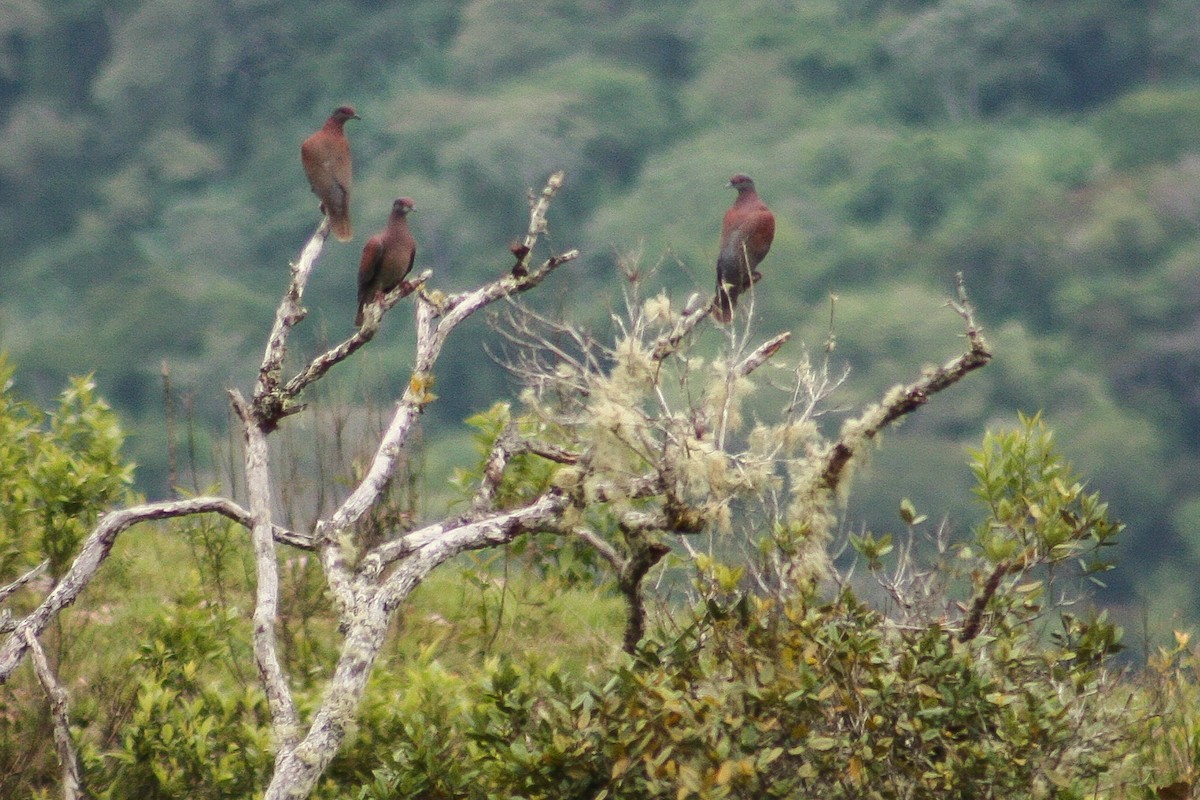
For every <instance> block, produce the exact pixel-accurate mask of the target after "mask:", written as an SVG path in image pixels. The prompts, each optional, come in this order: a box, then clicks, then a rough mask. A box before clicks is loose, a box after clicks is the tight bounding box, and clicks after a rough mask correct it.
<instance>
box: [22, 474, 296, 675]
mask: <svg viewBox="0 0 1200 800" xmlns="http://www.w3.org/2000/svg"><path fill="white" fill-rule="evenodd" d="M205 513H215V514H220V515H222V516H224V517H228V518H229V519H231V520H233V521H235V522H237V523H240V524H242V525H247V524H249V522H250V513H249V512H248V511H246V510H245V509H244V508H242V507H241V506H239V505H238V504H236V503H234V502H233V501H232V500H228V499H226V498H224V497H194V498H191V499H189V500H172V501H169V502H163V503H149V504H146V505H140V506H133V507H131V508H123V509H120V510H119V511H110V512H109V513H107V514H105V515H104V516H102V517H100V521H99V522H98V523H96V527H95V528H94V529H93V530H92V532H91V533H90V534H89V535H88V537H87V539H86V540H84V543H83V547H82V548H81V549H80V551H79V555H78V556H76V557H75V561H74V562H73V563H72V564H71V567H70V569H68V570H67V574H66V575H64V576H63V577H62V578H61V579H60V580H59V582H58V584H57V585H55V587H54V589H52V590H51V591H50V594H48V595H47V596H46V599H45V600H43V601H42V603H41V604H40V605H39V606H38V607H37V608H35V609H34V610H33V611H31V612H30V613H29V614H28V615H26V616H25V617H24V618H23V619H22V620H21V621H20V622H18V623H17V624H16V625H15V626H14V627H13V633H12V635H10V636H9V637H8V639H6V640H5V641H4V644H3V646H0V684H2V683H4V682H5V681H7V680H8V678H9V676H10V675H12V672H13V670H14V669H16V668H17V665H18V664H20V663H21V658H22V656H24V655H25V652H26V650H27V649H28V645H27V643H26V641H25V635H26V633H27V632H28V633H32V634H33V635H34V636H37V635H40V634H41V633H42V631H43V630H45V629H46V626H47V625H48V624H49V622H50V620H51V619H52V618H53V617H54V615H55V614H57V613H58V612H59V611H61V610H62V609H63V608H65V607H67V606H69V605H70V604H71V603H74V602H75V600H76V599H78V597H79V595H80V593H82V592H83V590H84V589H85V588H87V585H88V583H90V582H91V580H92V578H93V577H95V574H96V570H97V569H99V567H100V564H101V563H103V561H104V559H105V558H107V557H108V554H109V551H111V550H112V547H113V544H114V543H115V542H116V540H117V536H119V535H120V534H121V533H123V532H124V531H125V530H127V529H128V528H130V527H132V526H133V525H136V524H137V523H139V522H147V521H150V520H159V519H173V518H175V517H187V516H191V515H192V514H205ZM272 531H273V533H274V535H275V536H276V537H277V538H279V539H280V541H285V542H286V543H288V544H301V543H304V544H305V546H306V548H307V549H312V545H311V542H309V541H308V539H307V538H305V537H303V536H300V535H299V534H295V533H291V532H290V531H284V530H283V529H281V528H272Z"/></svg>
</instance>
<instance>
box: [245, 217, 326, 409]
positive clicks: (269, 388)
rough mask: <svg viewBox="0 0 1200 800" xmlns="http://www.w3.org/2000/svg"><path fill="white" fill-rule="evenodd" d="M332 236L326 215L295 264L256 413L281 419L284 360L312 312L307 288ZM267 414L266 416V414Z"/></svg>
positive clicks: (257, 391) (262, 373)
mask: <svg viewBox="0 0 1200 800" xmlns="http://www.w3.org/2000/svg"><path fill="white" fill-rule="evenodd" d="M328 237H329V218H328V217H322V219H321V224H320V225H318V226H317V230H316V231H315V232H314V233H313V235H312V236H311V237H310V238H309V240H308V243H307V244H306V245H305V246H304V249H303V250H302V251H301V252H300V260H299V261H297V262H296V263H295V264H293V265H292V281H291V283H290V284H289V285H288V289H287V292H286V293H285V294H284V296H283V300H282V301H280V303H279V308H278V310H277V311H276V312H275V324H274V325H273V326H272V328H271V335H270V337H269V338H268V339H267V347H266V351H265V352H264V353H263V360H262V366H261V367H259V370H258V382H257V383H256V384H255V386H254V394H253V402H254V409H255V413H256V414H259V415H260V416H262V418H263V419H264V421H265V420H266V419H271V418H273V419H275V420H278V419H279V415H280V414H281V412H282V407H283V404H282V402H281V401H280V400H279V399H278V398H275V393H276V391H277V390H278V389H279V373H280V371H281V370H282V369H283V359H284V356H285V355H286V354H287V342H288V337H289V336H290V335H291V331H292V328H293V327H294V326H295V324H296V323H297V322H299V321H300V320H302V319H304V317H305V315H306V314H307V313H308V312H307V311H306V310H305V309H304V307H303V306H302V305H301V302H302V300H303V299H304V289H305V287H306V286H307V285H308V277H309V275H310V274H312V269H313V265H314V264H315V263H316V261H317V257H318V256H319V255H321V249H322V248H323V247H324V246H325V240H326V239H327V238H328ZM263 415H265V416H263Z"/></svg>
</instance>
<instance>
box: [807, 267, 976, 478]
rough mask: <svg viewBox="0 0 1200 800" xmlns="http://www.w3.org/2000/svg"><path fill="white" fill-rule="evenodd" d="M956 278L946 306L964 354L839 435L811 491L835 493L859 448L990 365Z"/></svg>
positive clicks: (904, 388) (960, 279)
mask: <svg viewBox="0 0 1200 800" xmlns="http://www.w3.org/2000/svg"><path fill="white" fill-rule="evenodd" d="M956 278H957V285H958V299H957V301H952V302H950V303H948V305H949V306H950V307H951V308H952V309H954V311H955V312H956V313H957V314H958V315H959V316H960V317H962V318H963V321H964V322H965V323H966V325H967V333H966V336H967V350H966V352H964V353H963V354H962V355H960V356H958V357H957V358H955V359H953V360H951V361H949V362H947V363H946V364H944V365H942V366H941V367H938V368H936V369H934V370H931V371H930V372H929V373H927V374H926V375H924V376H923V377H922V378H921V379H920V380H918V381H914V382H913V383H910V384H908V385H907V386H902V387H900V388H899V390H898V391H897V390H893V391H892V392H889V393H888V396H887V397H885V398H884V401H883V402H881V403H880V404H879V405H878V406H876V407H875V408H873V409H871V410H870V411H868V412H867V413H866V414H864V415H863V416H862V417H861V418H860V419H859V420H858V423H859V425H858V428H857V430H856V432H855V433H854V434H853V435H847V434H842V436H840V437H839V438H838V440H837V442H835V443H834V445H833V447H831V448H830V449H829V451H828V452H827V453H826V455H825V464H824V466H823V467H822V469H820V470H819V471H818V473H817V475H816V481H815V485H814V488H817V489H823V490H825V491H828V492H831V493H836V491H837V488H838V485H839V484H840V483H841V479H842V475H843V474H844V472H845V469H846V466H847V465H848V464H849V463H850V460H851V459H852V458H853V457H854V455H855V453H856V452H857V451H858V448H859V447H860V446H861V445H862V444H864V443H866V442H868V441H870V440H872V439H874V438H875V437H876V436H877V435H879V433H880V431H882V430H883V429H884V428H886V427H887V426H888V425H890V424H891V423H893V422H895V421H896V420H897V419H899V418H900V417H902V416H904V415H906V414H911V413H912V412H913V411H916V410H917V409H918V408H920V407H921V406H923V405H924V404H925V403H927V402H929V398H930V397H932V396H933V395H935V394H937V393H938V392H940V391H942V390H944V389H947V388H949V387H951V386H953V385H954V384H956V383H958V382H959V381H960V380H962V379H963V378H964V377H966V376H967V375H968V374H969V373H971V372H973V371H974V370H977V369H979V368H980V367H982V366H985V365H986V364H987V363H988V362H989V361H991V359H992V354H991V352H990V351H989V350H988V345H987V342H986V341H985V340H984V338H983V332H982V330H981V329H980V327H979V326H978V325H977V324H976V322H975V311H974V309H973V308H972V307H971V304H970V302H969V301H968V299H967V292H966V287H965V286H964V284H963V276H962V273H961V272H960V273H958V275H957V276H956Z"/></svg>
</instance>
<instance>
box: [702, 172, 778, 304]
mask: <svg viewBox="0 0 1200 800" xmlns="http://www.w3.org/2000/svg"><path fill="white" fill-rule="evenodd" d="M729 185H730V186H732V187H733V188H735V189H737V193H738V196H737V199H736V200H734V201H733V205H732V206H730V207H729V210H728V211H726V212H725V220H724V222H723V223H722V225H721V245H720V252H718V254H717V296H716V299H715V300H713V307H712V308H713V319H715V320H716V321H717V322H721V323H725V322H729V321H730V320H731V319H733V308H734V306H736V305H737V299H738V295H740V294H741V293H742V292H744V291H746V290H747V289H749V288H750V285H751V284H752V283H755V282H757V281H758V280H759V279H760V278H761V277H762V275H761V274H760V273H759V271H758V270H757V269H756V268H757V267H758V265H759V262H761V261H762V260H763V259H764V258H766V256H767V253H768V252H769V251H770V249H771V241H772V240H773V239H774V238H775V215H774V214H772V213H771V209H769V208H767V204H766V203H764V202H763V201H762V200H761V199H760V198H759V196H758V192H756V191H755V190H754V181H752V180H750V178H748V177H746V176H745V175H740V174H739V175H734V176H733V177H732V178H730V179H729Z"/></svg>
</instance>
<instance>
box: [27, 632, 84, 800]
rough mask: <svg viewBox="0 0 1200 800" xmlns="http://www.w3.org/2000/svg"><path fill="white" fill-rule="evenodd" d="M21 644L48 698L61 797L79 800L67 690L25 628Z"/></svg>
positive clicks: (78, 770)
mask: <svg viewBox="0 0 1200 800" xmlns="http://www.w3.org/2000/svg"><path fill="white" fill-rule="evenodd" d="M25 644H26V645H28V647H29V655H30V657H31V658H32V659H33V671H34V672H35V673H36V674H37V677H38V681H39V682H40V683H41V684H42V689H44V690H45V692H46V698H47V699H48V700H49V701H50V722H51V724H52V725H53V727H54V749H55V750H57V751H58V763H59V764H61V765H62V791H63V798H64V800H82V799H83V798H84V797H85V795H84V792H83V770H82V769H81V768H80V766H79V753H78V752H77V751H76V749H75V743H74V742H72V741H71V721H70V719H69V718H68V717H67V690H66V689H64V688H62V685H60V684H59V682H58V678H57V677H55V675H54V670H52V669H51V668H50V662H49V661H47V660H46V654H45V653H44V652H42V646H41V644H40V643H39V642H38V640H37V637H36V636H34V635H33V633H31V632H30V631H25Z"/></svg>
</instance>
